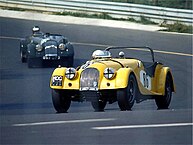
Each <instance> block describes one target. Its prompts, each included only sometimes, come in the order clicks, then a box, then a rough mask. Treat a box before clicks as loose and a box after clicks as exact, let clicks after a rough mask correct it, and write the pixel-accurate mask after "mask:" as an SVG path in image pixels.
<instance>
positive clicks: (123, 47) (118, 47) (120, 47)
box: [105, 46, 155, 62]
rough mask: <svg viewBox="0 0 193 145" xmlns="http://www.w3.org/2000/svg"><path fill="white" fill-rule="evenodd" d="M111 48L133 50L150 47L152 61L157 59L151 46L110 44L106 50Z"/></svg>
mask: <svg viewBox="0 0 193 145" xmlns="http://www.w3.org/2000/svg"><path fill="white" fill-rule="evenodd" d="M110 49H131V50H134V49H138V50H140V49H141V50H144V49H148V50H149V51H150V52H151V56H152V61H153V62H155V59H154V52H153V49H151V48H150V47H149V46H140V47H139V46H137V47H130V46H129V47H128V46H110V47H107V48H106V49H105V50H106V51H109V50H110Z"/></svg>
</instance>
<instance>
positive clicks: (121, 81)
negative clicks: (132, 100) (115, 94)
mask: <svg viewBox="0 0 193 145" xmlns="http://www.w3.org/2000/svg"><path fill="white" fill-rule="evenodd" d="M131 72H133V70H132V69H131V68H120V69H119V70H118V71H117V72H116V76H115V77H114V78H113V79H112V80H108V79H106V78H105V77H103V78H102V80H101V82H100V88H99V89H101V90H104V89H121V88H126V87H127V85H128V78H129V77H128V76H129V75H130V73H131Z"/></svg>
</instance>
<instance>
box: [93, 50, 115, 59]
mask: <svg viewBox="0 0 193 145" xmlns="http://www.w3.org/2000/svg"><path fill="white" fill-rule="evenodd" d="M109 57H111V53H110V52H109V51H105V50H95V51H94V52H93V53H92V58H93V59H97V58H109Z"/></svg>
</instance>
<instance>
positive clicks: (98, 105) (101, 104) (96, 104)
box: [91, 100, 107, 112]
mask: <svg viewBox="0 0 193 145" xmlns="http://www.w3.org/2000/svg"><path fill="white" fill-rule="evenodd" d="M91 104H92V107H93V108H94V110H95V111H96V112H100V111H104V109H105V106H106V104H107V101H105V100H98V101H92V102H91Z"/></svg>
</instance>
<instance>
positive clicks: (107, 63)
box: [50, 58, 175, 95]
mask: <svg viewBox="0 0 193 145" xmlns="http://www.w3.org/2000/svg"><path fill="white" fill-rule="evenodd" d="M118 62H119V63H118ZM120 63H121V64H122V65H123V66H124V67H122V65H121V64H120ZM107 67H111V68H113V69H114V70H115V71H116V75H115V77H114V78H113V79H111V80H108V79H106V78H105V77H104V76H103V72H104V70H105V68H107ZM86 68H97V69H98V70H99V73H100V74H99V76H100V77H99V82H98V89H99V90H105V89H109V90H110V89H121V88H125V87H127V85H128V78H129V75H130V73H134V75H135V77H136V80H137V84H138V88H139V91H140V92H141V94H143V95H164V93H165V80H166V75H167V73H168V72H171V70H170V68H169V67H163V65H161V64H158V65H157V67H156V70H155V75H154V77H153V78H151V90H148V89H147V88H145V87H144V86H143V84H142V83H141V81H140V71H141V70H144V66H143V63H142V62H141V61H139V60H137V59H112V58H105V59H95V60H91V61H89V65H88V66H87V67H86ZM83 70H84V69H83V68H80V69H79V70H77V75H76V78H75V79H73V80H69V79H67V78H66V77H65V71H66V68H65V67H62V68H56V69H55V70H54V72H53V74H52V77H53V76H63V83H62V84H63V86H52V85H51V84H52V79H51V81H50V87H51V88H52V89H68V90H79V88H80V76H81V72H82V71H83ZM174 91H175V86H174Z"/></svg>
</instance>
